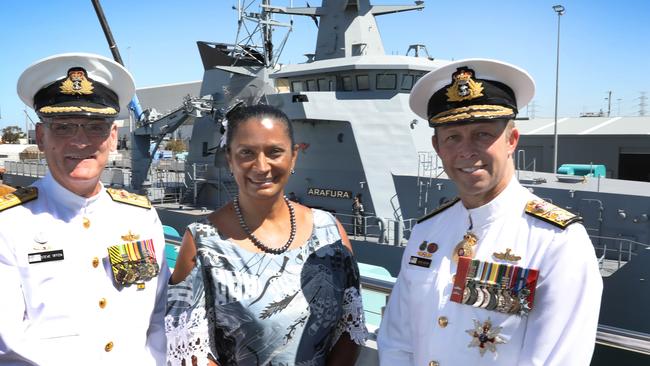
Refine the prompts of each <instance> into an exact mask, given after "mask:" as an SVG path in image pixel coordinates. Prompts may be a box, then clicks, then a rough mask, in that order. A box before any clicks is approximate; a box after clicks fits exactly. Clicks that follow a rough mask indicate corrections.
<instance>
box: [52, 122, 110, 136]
mask: <svg viewBox="0 0 650 366" xmlns="http://www.w3.org/2000/svg"><path fill="white" fill-rule="evenodd" d="M45 125H46V126H47V127H48V128H49V129H50V130H51V131H52V132H53V133H54V135H55V136H58V137H72V136H74V135H76V134H77V131H79V127H80V126H81V128H83V130H84V132H85V133H86V136H88V137H106V136H108V134H109V133H110V131H111V127H112V126H113V123H112V122H86V123H72V122H47V123H45Z"/></svg>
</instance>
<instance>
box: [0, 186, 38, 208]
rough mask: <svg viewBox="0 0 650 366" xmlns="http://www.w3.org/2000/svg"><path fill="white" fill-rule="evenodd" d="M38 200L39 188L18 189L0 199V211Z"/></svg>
mask: <svg viewBox="0 0 650 366" xmlns="http://www.w3.org/2000/svg"><path fill="white" fill-rule="evenodd" d="M36 198H38V188H36V187H24V188H18V189H16V190H15V191H13V192H11V193H7V194H5V195H4V196H2V197H0V211H4V210H6V209H9V208H12V207H16V206H19V205H22V204H23V203H26V202H29V201H33V200H35V199H36Z"/></svg>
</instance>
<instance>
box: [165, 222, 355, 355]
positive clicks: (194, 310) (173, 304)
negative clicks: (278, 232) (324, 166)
mask: <svg viewBox="0 0 650 366" xmlns="http://www.w3.org/2000/svg"><path fill="white" fill-rule="evenodd" d="M312 212H313V215H314V227H313V232H312V235H311V237H310V239H309V240H308V241H307V243H306V244H305V245H303V246H302V247H300V248H296V249H292V250H288V251H286V252H284V253H283V254H280V255H273V254H266V253H253V252H250V251H247V250H245V249H242V248H241V247H240V246H238V245H237V244H234V243H232V242H230V241H229V240H228V238H224V237H223V236H221V235H220V233H219V232H218V231H217V229H216V228H215V227H214V226H213V225H212V224H211V223H210V222H208V221H204V222H201V223H194V224H191V225H190V226H189V227H188V230H190V232H191V233H192V235H193V237H194V241H195V243H196V247H197V266H196V267H195V268H194V270H193V271H192V273H191V274H190V275H189V276H188V278H187V279H186V280H185V281H183V282H181V283H179V284H178V285H175V286H171V287H170V289H169V303H168V315H167V317H166V328H167V336H168V364H170V365H180V364H181V362H182V361H183V360H185V364H186V365H192V357H193V356H194V357H196V359H195V360H197V361H198V364H199V365H204V364H206V363H207V357H208V354H210V355H211V357H213V358H215V359H217V360H218V362H219V364H220V365H222V366H230V365H278V366H279V365H282V366H292V365H310V366H311V365H314V366H316V365H324V364H325V361H326V359H327V354H328V353H329V351H330V349H331V348H332V346H333V345H334V344H335V343H336V341H337V340H338V338H339V336H340V335H341V334H342V333H343V332H347V333H349V335H350V338H351V339H352V340H353V341H354V342H356V343H357V344H363V343H364V341H365V339H366V338H367V330H366V327H365V322H364V316H363V305H362V302H361V295H360V293H359V270H358V267H357V263H356V261H355V260H354V257H353V256H352V254H351V253H350V251H349V250H348V249H347V248H346V247H345V246H343V244H342V243H341V237H340V234H339V231H338V227H337V225H336V221H335V219H334V217H333V216H332V215H331V214H329V213H327V212H324V211H320V210H312Z"/></svg>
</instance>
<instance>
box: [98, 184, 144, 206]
mask: <svg viewBox="0 0 650 366" xmlns="http://www.w3.org/2000/svg"><path fill="white" fill-rule="evenodd" d="M106 192H108V195H109V196H111V198H112V199H113V201H115V202H120V203H126V204H127V205H132V206H138V207H142V208H151V202H149V199H148V198H147V196H142V195H139V194H135V193H131V192H128V191H125V190H124V189H115V188H106Z"/></svg>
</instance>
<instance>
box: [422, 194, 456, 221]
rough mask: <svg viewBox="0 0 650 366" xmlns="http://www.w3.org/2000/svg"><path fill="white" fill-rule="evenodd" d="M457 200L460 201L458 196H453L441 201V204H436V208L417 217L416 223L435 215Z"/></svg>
mask: <svg viewBox="0 0 650 366" xmlns="http://www.w3.org/2000/svg"><path fill="white" fill-rule="evenodd" d="M458 201H460V197H455V198H454V199H452V200H450V201H447V202H445V203H443V204H442V205H440V206H438V208H436V209H435V210H433V211H431V212H429V213H428V214H426V215H424V216H422V217H420V218H419V219H418V221H417V223H418V224H419V223H421V222H422V221H425V220H428V219H430V218H432V217H434V216H435V215H437V214H439V213H441V212H442V211H444V210H446V209H448V208H449V207H451V206H453V205H455V204H456V202H458Z"/></svg>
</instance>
